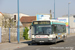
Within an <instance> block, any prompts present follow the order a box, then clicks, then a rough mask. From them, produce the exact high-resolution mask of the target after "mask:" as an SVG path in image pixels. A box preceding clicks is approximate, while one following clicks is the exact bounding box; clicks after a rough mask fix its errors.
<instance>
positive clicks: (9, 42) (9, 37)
mask: <svg viewBox="0 0 75 50" xmlns="http://www.w3.org/2000/svg"><path fill="white" fill-rule="evenodd" d="M9 43H10V28H9Z"/></svg>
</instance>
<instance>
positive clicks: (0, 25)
mask: <svg viewBox="0 0 75 50" xmlns="http://www.w3.org/2000/svg"><path fill="white" fill-rule="evenodd" d="M3 18H4V16H3V15H2V14H1V13H0V27H2V20H3Z"/></svg>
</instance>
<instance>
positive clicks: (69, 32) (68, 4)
mask: <svg viewBox="0 0 75 50" xmlns="http://www.w3.org/2000/svg"><path fill="white" fill-rule="evenodd" d="M69 5H70V2H69V3H68V34H70V18H69Z"/></svg>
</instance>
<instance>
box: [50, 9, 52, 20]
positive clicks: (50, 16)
mask: <svg viewBox="0 0 75 50" xmlns="http://www.w3.org/2000/svg"><path fill="white" fill-rule="evenodd" d="M50 19H52V14H51V10H50Z"/></svg>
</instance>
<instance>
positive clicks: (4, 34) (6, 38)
mask: <svg viewBox="0 0 75 50" xmlns="http://www.w3.org/2000/svg"><path fill="white" fill-rule="evenodd" d="M23 29H24V28H20V40H23ZM9 31H10V34H9ZM1 34H2V35H1V37H2V38H1V39H2V40H1V42H9V39H10V42H13V41H17V28H10V29H9V28H2V29H1ZM9 35H10V36H9Z"/></svg>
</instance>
